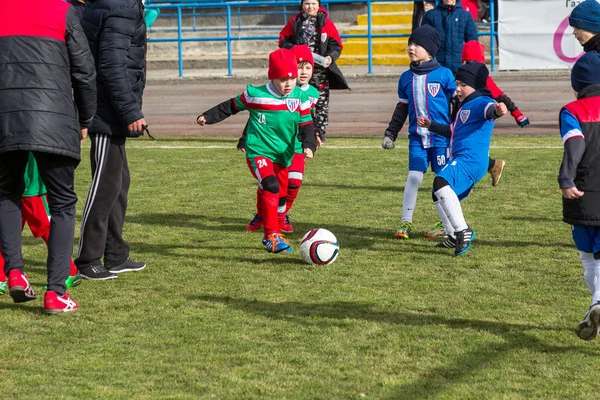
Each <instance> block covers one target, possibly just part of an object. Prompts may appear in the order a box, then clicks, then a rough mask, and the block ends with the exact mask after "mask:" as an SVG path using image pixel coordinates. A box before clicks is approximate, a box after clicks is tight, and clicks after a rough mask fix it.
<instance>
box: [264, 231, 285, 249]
mask: <svg viewBox="0 0 600 400" xmlns="http://www.w3.org/2000/svg"><path fill="white" fill-rule="evenodd" d="M262 242H263V244H264V245H265V248H266V249H267V251H268V252H270V253H281V252H285V253H291V252H292V248H291V247H290V244H289V243H288V241H287V240H285V238H284V237H283V235H282V234H280V233H271V234H270V235H269V236H268V237H266V238H265V237H263V241H262Z"/></svg>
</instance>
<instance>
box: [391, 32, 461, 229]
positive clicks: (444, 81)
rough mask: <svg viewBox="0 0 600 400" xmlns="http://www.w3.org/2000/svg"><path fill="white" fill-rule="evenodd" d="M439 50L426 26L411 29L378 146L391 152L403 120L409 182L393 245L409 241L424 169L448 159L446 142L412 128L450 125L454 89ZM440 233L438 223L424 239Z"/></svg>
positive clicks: (435, 168)
mask: <svg viewBox="0 0 600 400" xmlns="http://www.w3.org/2000/svg"><path fill="white" fill-rule="evenodd" d="M439 47H440V34H439V33H438V31H437V30H436V29H435V28H433V27H431V26H429V25H422V26H420V27H419V28H417V29H415V30H414V31H413V33H412V34H411V35H410V37H409V38H408V57H409V58H410V61H411V62H410V70H409V71H405V72H404V73H402V75H400V80H399V82H398V97H399V99H400V101H399V102H398V104H397V105H396V109H395V110H394V114H393V115H392V120H391V121H390V123H389V126H388V128H387V129H386V131H385V135H384V138H383V143H382V144H381V147H383V148H384V149H387V150H392V149H393V148H394V147H395V144H394V142H395V141H396V138H397V137H398V132H400V130H401V129H402V126H404V122H405V121H406V118H407V117H408V121H409V126H408V139H409V142H408V176H407V177H406V185H405V186H404V198H403V202H402V222H401V224H400V228H399V229H398V230H397V231H396V235H395V236H396V238H398V239H409V238H410V235H411V231H412V226H413V212H414V209H415V205H416V203H417V193H418V191H419V187H421V183H422V182H423V175H424V174H425V172H427V168H428V166H429V165H431V170H432V171H433V172H434V173H438V172H439V171H441V170H442V168H443V167H444V166H445V165H446V158H447V157H448V147H449V145H450V140H449V139H448V138H445V137H443V136H440V135H437V134H434V133H432V132H430V131H429V129H427V128H426V127H422V126H419V125H418V124H417V119H418V118H419V117H427V118H429V119H431V120H435V121H439V122H440V123H445V124H448V123H449V122H450V116H449V111H448V110H449V103H450V98H451V97H452V95H453V93H454V91H455V89H456V83H455V82H454V76H453V75H452V72H451V71H450V70H449V69H448V68H446V67H442V66H441V65H440V64H439V63H438V62H437V60H436V59H435V55H436V53H437V51H438V48H439ZM440 230H441V224H440V223H439V222H438V223H437V224H436V225H434V227H433V229H432V230H431V231H429V232H427V233H426V234H425V236H427V237H437V235H438V234H437V233H436V232H439V231H440Z"/></svg>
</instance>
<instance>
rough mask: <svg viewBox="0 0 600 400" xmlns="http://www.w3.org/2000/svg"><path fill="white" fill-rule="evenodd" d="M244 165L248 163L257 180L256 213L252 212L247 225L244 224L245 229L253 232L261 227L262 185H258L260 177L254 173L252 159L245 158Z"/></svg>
mask: <svg viewBox="0 0 600 400" xmlns="http://www.w3.org/2000/svg"><path fill="white" fill-rule="evenodd" d="M246 165H248V168H249V169H250V172H251V173H252V176H253V177H254V179H256V180H258V181H259V183H258V186H257V188H256V214H254V217H253V218H252V220H251V221H250V222H249V223H248V225H246V231H248V232H255V231H257V230H259V229H260V228H262V227H263V218H262V216H261V213H262V187H261V186H260V179H258V177H257V176H256V173H255V172H254V166H253V163H252V160H250V159H249V158H246Z"/></svg>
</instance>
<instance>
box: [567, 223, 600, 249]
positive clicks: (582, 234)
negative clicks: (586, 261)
mask: <svg viewBox="0 0 600 400" xmlns="http://www.w3.org/2000/svg"><path fill="white" fill-rule="evenodd" d="M571 233H572V234H573V241H574V242H575V246H576V247H577V250H579V251H583V252H585V253H594V254H595V253H598V252H600V226H583V225H573V226H571Z"/></svg>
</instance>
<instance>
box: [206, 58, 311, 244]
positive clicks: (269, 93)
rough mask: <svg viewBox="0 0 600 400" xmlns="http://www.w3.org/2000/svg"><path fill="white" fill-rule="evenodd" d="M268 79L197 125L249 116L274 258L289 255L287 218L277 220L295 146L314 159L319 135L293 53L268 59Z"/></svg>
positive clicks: (251, 157)
mask: <svg viewBox="0 0 600 400" xmlns="http://www.w3.org/2000/svg"><path fill="white" fill-rule="evenodd" d="M268 77H269V80H270V82H269V83H267V84H266V85H262V86H256V87H255V86H252V85H248V86H247V88H246V90H245V91H244V93H243V94H241V95H239V96H236V97H235V98H233V99H230V100H227V101H225V102H223V103H221V104H219V105H217V106H215V107H213V108H211V109H210V110H208V111H205V112H204V113H202V115H200V116H199V117H198V118H197V122H198V124H200V125H205V124H215V123H217V122H220V121H222V120H224V119H225V118H227V117H229V116H231V115H234V114H237V113H238V112H239V111H243V110H248V111H249V113H250V119H249V122H248V130H247V137H246V146H245V149H246V158H247V161H248V163H249V164H250V165H251V168H252V172H253V175H254V176H255V177H256V179H257V180H258V181H259V185H260V187H261V189H262V192H261V199H260V202H261V207H262V216H263V218H264V236H263V245H264V246H265V248H266V249H267V251H269V252H272V253H279V252H282V251H284V252H290V251H291V247H290V244H289V243H288V241H287V240H285V238H284V237H283V235H282V234H281V232H280V221H279V218H283V213H281V214H279V215H278V206H279V198H280V197H285V195H286V193H287V185H288V171H287V168H288V167H289V166H290V164H291V163H292V159H293V157H294V149H295V146H296V141H297V140H299V141H300V142H302V147H303V149H304V150H303V152H304V155H305V156H306V157H308V158H312V157H313V153H314V151H315V150H316V144H315V133H314V127H313V124H312V118H311V116H310V110H309V109H303V108H302V107H301V104H302V103H303V101H305V94H304V92H302V90H300V88H298V87H296V78H297V77H298V65H297V62H296V56H295V55H294V53H293V52H292V51H291V50H287V49H277V50H275V51H274V52H272V53H271V54H270V55H269V71H268ZM282 222H283V221H281V223H282Z"/></svg>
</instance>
